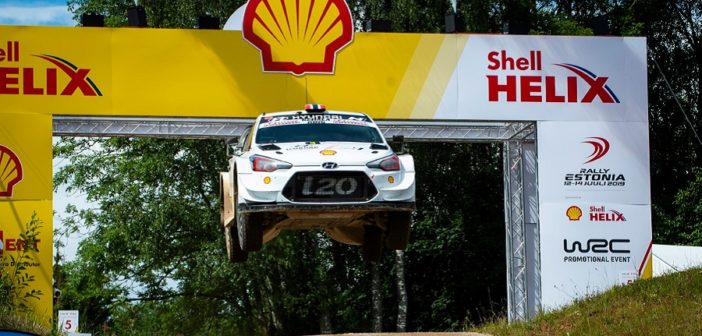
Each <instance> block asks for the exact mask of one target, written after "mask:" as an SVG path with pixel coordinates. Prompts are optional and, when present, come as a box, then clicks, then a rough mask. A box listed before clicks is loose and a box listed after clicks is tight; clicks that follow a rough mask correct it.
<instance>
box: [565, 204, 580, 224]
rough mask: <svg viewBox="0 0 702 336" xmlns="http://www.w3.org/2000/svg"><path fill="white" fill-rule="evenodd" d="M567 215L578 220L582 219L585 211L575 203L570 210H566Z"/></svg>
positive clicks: (573, 219)
mask: <svg viewBox="0 0 702 336" xmlns="http://www.w3.org/2000/svg"><path fill="white" fill-rule="evenodd" d="M566 216H568V219H570V220H572V221H577V220H580V217H582V216H583V211H582V210H580V208H579V207H577V206H575V205H573V206H571V207H570V208H568V210H566Z"/></svg>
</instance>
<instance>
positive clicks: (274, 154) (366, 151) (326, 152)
mask: <svg viewBox="0 0 702 336" xmlns="http://www.w3.org/2000/svg"><path fill="white" fill-rule="evenodd" d="M275 146H277V147H278V148H280V149H268V148H269V147H268V146H260V147H259V151H258V152H259V153H260V154H261V155H265V156H268V157H271V158H275V159H278V160H283V161H286V162H289V163H292V164H293V165H295V166H316V165H321V164H322V163H325V162H334V163H336V164H338V165H339V166H345V165H351V166H361V165H365V164H366V163H368V162H371V161H373V160H377V159H380V158H383V157H386V156H389V155H391V154H392V153H393V152H392V150H391V149H389V147H388V149H371V144H369V143H358V142H341V143H338V142H325V143H320V144H310V143H304V142H293V143H277V144H275ZM261 147H263V148H266V149H267V150H263V149H261ZM271 147H272V146H271Z"/></svg>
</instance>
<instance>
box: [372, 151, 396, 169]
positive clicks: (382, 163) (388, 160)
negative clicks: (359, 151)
mask: <svg viewBox="0 0 702 336" xmlns="http://www.w3.org/2000/svg"><path fill="white" fill-rule="evenodd" d="M366 167H368V168H378V169H382V170H384V171H397V170H400V158H399V157H398V156H397V154H392V155H390V156H386V157H384V158H380V159H378V160H375V161H371V162H368V163H366Z"/></svg>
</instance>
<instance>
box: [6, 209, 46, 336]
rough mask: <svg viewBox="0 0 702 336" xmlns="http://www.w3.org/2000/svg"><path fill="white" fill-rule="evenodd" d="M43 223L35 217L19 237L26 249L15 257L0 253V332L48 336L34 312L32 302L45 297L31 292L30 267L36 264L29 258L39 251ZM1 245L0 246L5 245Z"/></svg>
mask: <svg viewBox="0 0 702 336" xmlns="http://www.w3.org/2000/svg"><path fill="white" fill-rule="evenodd" d="M42 224H43V222H42V220H41V219H39V218H38V217H37V214H36V213H33V214H32V218H31V219H30V220H29V222H28V223H27V224H26V229H25V230H24V232H21V233H20V239H21V240H22V246H23V248H22V249H21V250H20V251H18V253H17V254H15V253H8V252H5V253H1V252H2V250H3V249H0V329H4V328H12V329H13V330H27V331H32V332H36V333H41V334H46V333H48V332H49V331H48V330H47V329H46V327H45V326H44V325H43V324H42V323H40V322H39V319H38V318H37V317H36V316H35V315H34V314H33V312H32V310H31V304H32V303H31V302H32V301H34V300H38V299H39V298H40V296H42V295H44V293H42V291H41V290H37V289H31V288H32V287H31V285H32V282H34V280H35V278H34V275H30V274H29V273H28V272H27V270H28V266H27V264H28V263H31V262H32V261H33V258H32V256H31V254H30V251H31V250H32V249H36V246H37V241H38V240H37V239H38V236H39V229H41V227H42ZM2 243H3V242H2V241H0V245H2Z"/></svg>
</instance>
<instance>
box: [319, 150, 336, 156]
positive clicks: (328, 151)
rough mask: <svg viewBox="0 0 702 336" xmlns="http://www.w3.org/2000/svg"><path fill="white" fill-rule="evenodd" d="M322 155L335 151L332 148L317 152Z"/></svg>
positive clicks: (334, 153)
mask: <svg viewBox="0 0 702 336" xmlns="http://www.w3.org/2000/svg"><path fill="white" fill-rule="evenodd" d="M319 153H320V154H322V155H336V151H335V150H333V149H324V150H322V151H320V152H319Z"/></svg>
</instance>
